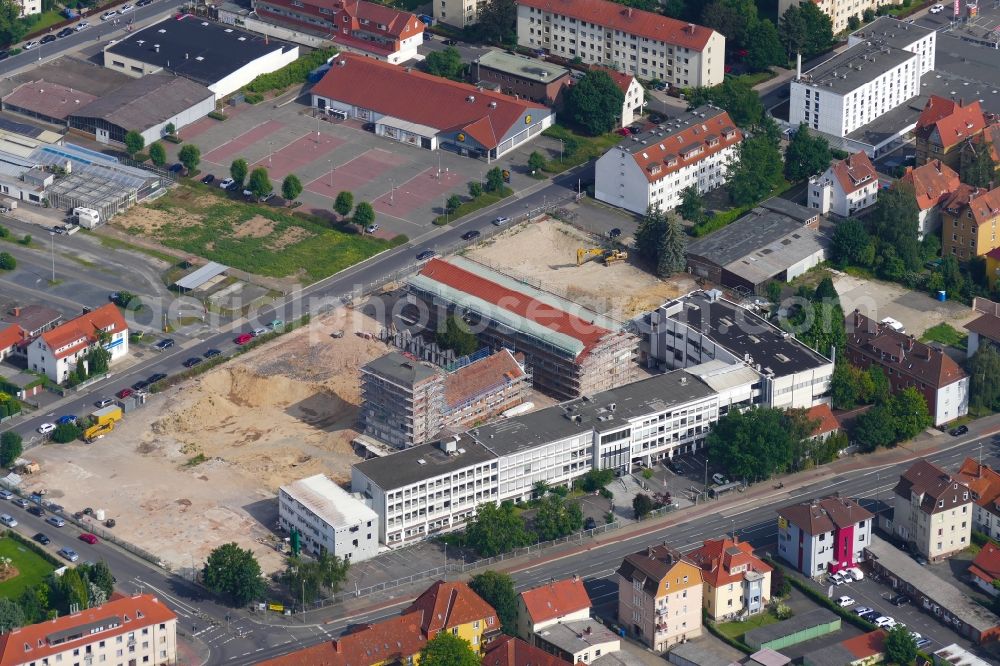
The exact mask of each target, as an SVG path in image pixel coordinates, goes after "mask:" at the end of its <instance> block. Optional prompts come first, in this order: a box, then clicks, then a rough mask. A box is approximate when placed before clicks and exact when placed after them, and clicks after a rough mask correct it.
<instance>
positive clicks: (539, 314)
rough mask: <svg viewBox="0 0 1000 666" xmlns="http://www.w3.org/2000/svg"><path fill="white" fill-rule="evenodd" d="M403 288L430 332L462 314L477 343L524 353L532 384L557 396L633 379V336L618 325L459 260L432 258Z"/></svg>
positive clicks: (587, 392)
mask: <svg viewBox="0 0 1000 666" xmlns="http://www.w3.org/2000/svg"><path fill="white" fill-rule="evenodd" d="M406 286H407V291H408V292H409V295H410V296H411V297H413V298H416V299H418V300H420V301H422V302H423V304H424V306H426V308H427V312H428V314H429V320H428V324H427V326H428V330H437V327H438V326H444V324H445V321H444V319H443V318H444V317H445V316H450V315H451V314H452V313H454V312H456V311H457V310H461V311H462V312H464V313H465V314H466V316H469V317H472V318H474V319H475V320H477V326H476V330H477V336H478V337H479V339H480V341H481V342H482V344H483V345H487V346H490V347H492V348H494V349H500V348H502V347H507V348H511V349H517V350H518V351H520V352H521V353H523V354H524V357H525V362H526V364H527V365H528V367H529V368H530V369H531V371H532V381H533V383H534V385H535V387H536V388H540V389H542V390H544V391H546V392H548V393H550V394H552V395H554V396H556V397H559V398H576V397H579V396H581V395H590V394H593V393H598V392H600V391H606V390H608V389H612V388H616V387H618V386H622V385H624V384H629V383H631V382H633V381H635V379H636V377H637V375H638V368H637V366H636V364H635V356H636V353H637V351H638V338H636V336H635V335H633V334H632V333H628V332H626V331H624V330H623V329H622V327H621V325H620V324H619V323H617V322H615V321H613V320H611V319H608V318H606V317H603V316H601V315H599V314H597V313H596V312H592V311H589V310H586V309H585V308H583V307H581V306H579V305H577V304H575V303H573V302H571V301H568V300H566V299H563V298H560V297H559V296H556V295H555V294H552V293H549V292H546V291H543V290H541V289H538V288H535V287H532V286H530V285H527V284H524V283H521V282H517V281H515V280H512V279H511V278H509V277H507V276H505V275H502V274H500V273H498V272H496V271H493V270H491V269H489V268H486V267H485V266H483V265H482V264H478V263H476V262H474V261H471V260H469V259H466V258H465V257H457V256H456V257H449V258H448V260H447V261H445V260H443V259H431V260H430V261H429V262H427V263H426V264H424V266H423V268H421V269H420V272H419V273H417V275H415V276H413V277H411V278H409V279H408V280H407V281H406Z"/></svg>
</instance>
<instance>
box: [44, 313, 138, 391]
mask: <svg viewBox="0 0 1000 666" xmlns="http://www.w3.org/2000/svg"><path fill="white" fill-rule="evenodd" d="M99 332H100V333H103V334H106V336H107V339H106V340H105V341H101V340H100V339H99V338H98V333H99ZM98 344H100V345H101V346H102V347H104V349H106V350H107V351H108V352H110V353H111V362H112V363H114V362H115V361H117V360H118V359H120V358H122V357H123V356H125V355H126V354H128V324H127V323H126V322H125V318H124V317H123V316H122V314H121V312H119V311H118V308H117V306H115V304H114V303H107V304H106V305H102V306H101V307H99V308H97V309H96V310H92V311H90V312H85V313H83V314H82V315H80V316H79V317H77V318H76V319H71V320H69V321H67V322H66V323H64V324H60V325H59V326H56V327H55V328H53V329H50V330H48V331H46V332H44V333H42V334H41V335H39V336H38V337H37V338H35V339H34V340H32V341H31V343H30V344H29V345H28V369H29V370H31V371H33V372H43V373H45V375H46V376H47V377H48V378H49V379H51V380H52V381H54V382H58V383H61V382H64V381H66V379H67V378H68V377H69V373H70V372H72V371H74V370H76V365H77V361H79V360H81V359H83V360H84V362H86V358H87V355H88V354H89V353H90V350H91V349H93V348H94V347H96V346H97V345H98ZM88 370H89V369H88Z"/></svg>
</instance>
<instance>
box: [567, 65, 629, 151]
mask: <svg viewBox="0 0 1000 666" xmlns="http://www.w3.org/2000/svg"><path fill="white" fill-rule="evenodd" d="M624 103H625V93H623V92H622V91H621V88H619V87H618V85H617V84H616V83H615V82H614V80H613V79H612V78H611V77H610V76H609V75H608V73H607V72H604V71H601V70H593V71H590V72H587V73H586V74H584V75H583V78H582V79H580V80H579V81H577V82H576V83H575V84H574V85H572V86H570V88H569V91H568V92H567V93H566V104H565V109H566V115H567V116H568V117H569V118H570V119H571V120H572V121H573V123H574V124H576V125H577V126H578V127H580V128H581V129H582V130H583V131H584V132H586V133H587V134H590V135H591V136H597V135H599V134H604V133H605V132H610V131H611V130H612V129H614V128H615V127H616V126H617V125H618V123H619V122H621V114H622V105H623V104H624Z"/></svg>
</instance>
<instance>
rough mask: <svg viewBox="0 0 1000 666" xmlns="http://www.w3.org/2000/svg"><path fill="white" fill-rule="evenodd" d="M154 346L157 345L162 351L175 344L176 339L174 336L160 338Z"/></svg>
mask: <svg viewBox="0 0 1000 666" xmlns="http://www.w3.org/2000/svg"><path fill="white" fill-rule="evenodd" d="M153 346H154V347H156V348H157V349H159V350H160V351H163V350H164V349H169V348H170V347H173V346H174V339H173V338H163V339H162V340H160V341H159V342H157V343H156V344H155V345H153Z"/></svg>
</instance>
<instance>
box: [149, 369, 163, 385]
mask: <svg viewBox="0 0 1000 666" xmlns="http://www.w3.org/2000/svg"><path fill="white" fill-rule="evenodd" d="M166 378H167V375H166V374H165V373H162V372H156V373H153V374H151V375H150V376H149V379H147V380H146V381H147V382H149V383H150V384H155V383H156V382H160V381H163V380H164V379H166Z"/></svg>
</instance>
